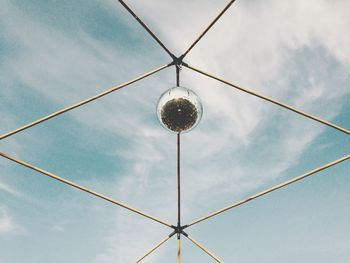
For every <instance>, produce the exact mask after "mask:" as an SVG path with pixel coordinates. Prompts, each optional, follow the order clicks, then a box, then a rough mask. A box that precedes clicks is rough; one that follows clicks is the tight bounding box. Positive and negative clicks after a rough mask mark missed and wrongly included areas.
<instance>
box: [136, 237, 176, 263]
mask: <svg viewBox="0 0 350 263" xmlns="http://www.w3.org/2000/svg"><path fill="white" fill-rule="evenodd" d="M173 235H174V234H170V235H169V236H167V237H166V238H164V239H163V240H162V241H160V242H159V243H158V244H157V245H155V246H154V247H153V248H151V249H150V250H149V251H148V252H147V253H146V254H144V255H143V256H142V257H140V258H139V259H138V260H136V263H138V262H141V261H142V260H143V259H144V258H145V257H147V256H148V255H150V254H151V253H152V252H153V251H155V250H156V249H157V248H159V247H160V246H161V245H163V244H164V243H165V242H167V241H168V240H169V239H170V238H171V237H172V236H173Z"/></svg>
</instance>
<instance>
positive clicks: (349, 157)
mask: <svg viewBox="0 0 350 263" xmlns="http://www.w3.org/2000/svg"><path fill="white" fill-rule="evenodd" d="M348 159H350V154H349V155H346V156H344V157H342V158H339V159H337V160H335V161H333V162H330V163H328V164H325V165H323V166H320V167H319V168H316V169H314V170H312V171H310V172H307V173H305V174H303V175H300V176H298V177H295V178H294V179H291V180H288V181H286V182H284V183H281V184H278V185H276V186H274V187H271V188H269V189H267V190H265V191H262V192H259V193H257V194H255V195H252V196H251V197H249V198H247V199H244V200H242V201H239V202H236V203H233V204H231V205H229V206H226V207H224V208H222V209H220V210H218V211H216V212H213V213H211V214H209V215H207V216H204V217H201V218H200V219H197V220H195V221H193V222H192V223H190V224H188V225H187V226H188V227H189V226H193V225H195V224H198V223H199V222H202V221H204V220H207V219H209V218H211V217H213V216H216V215H219V214H221V213H223V212H225V211H227V210H230V209H232V208H235V207H237V206H240V205H243V204H245V203H248V202H250V201H252V200H254V199H256V198H258V197H261V196H263V195H266V194H268V193H271V192H273V191H275V190H277V189H280V188H282V187H285V186H287V185H290V184H292V183H295V182H297V181H300V180H302V179H304V178H306V177H308V176H310V175H313V174H315V173H318V172H320V171H322V170H325V169H327V168H330V167H332V166H334V165H336V164H338V163H341V162H343V161H345V160H348Z"/></svg>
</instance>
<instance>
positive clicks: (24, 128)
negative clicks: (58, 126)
mask: <svg viewBox="0 0 350 263" xmlns="http://www.w3.org/2000/svg"><path fill="white" fill-rule="evenodd" d="M169 66H170V64H168V65H164V66H161V67H159V68H156V69H154V70H151V71H149V72H147V73H145V74H143V75H141V76H139V77H137V78H134V79H132V80H130V81H128V82H125V83H123V84H120V85H118V86H114V87H112V88H110V89H108V90H106V91H104V92H102V93H99V94H97V95H95V96H93V97H90V98H87V99H85V100H82V101H80V102H78V103H76V104H73V105H71V106H69V107H66V108H63V109H61V110H58V111H56V112H54V113H52V114H49V115H47V116H44V117H42V118H40V119H37V120H36V121H33V122H31V123H28V124H26V125H24V126H22V127H20V128H18V129H15V130H13V131H10V132H8V133H5V134H3V135H1V136H0V140H3V139H5V138H7V137H9V136H12V135H14V134H16V133H19V132H21V131H24V130H26V129H29V128H31V127H33V126H36V125H38V124H40V123H42V122H44V121H47V120H49V119H52V118H53V117H56V116H58V115H61V114H62V113H65V112H67V111H71V110H73V109H75V108H78V107H80V106H83V105H84V104H87V103H89V102H91V101H94V100H97V99H99V98H101V97H103V96H106V95H107V94H109V93H112V92H114V91H116V90H119V89H121V88H124V87H126V86H128V85H130V84H132V83H135V82H137V81H139V80H141V79H144V78H146V77H148V76H150V75H153V74H155V73H157V72H158V71H161V70H163V69H165V68H167V67H169Z"/></svg>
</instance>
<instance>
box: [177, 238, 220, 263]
mask: <svg viewBox="0 0 350 263" xmlns="http://www.w3.org/2000/svg"><path fill="white" fill-rule="evenodd" d="M184 236H185V237H187V238H188V239H189V240H190V241H191V242H192V243H193V244H195V245H196V246H197V247H199V248H200V249H201V250H203V251H204V252H205V253H207V254H208V255H209V256H210V257H212V258H213V259H214V260H215V261H216V262H218V263H222V261H221V260H220V259H219V258H218V257H216V256H214V254H213V253H211V252H210V251H209V250H208V249H206V248H205V247H204V246H203V245H201V244H199V243H198V242H197V241H196V240H194V239H193V238H192V237H190V236H189V235H184Z"/></svg>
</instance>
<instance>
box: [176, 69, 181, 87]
mask: <svg viewBox="0 0 350 263" xmlns="http://www.w3.org/2000/svg"><path fill="white" fill-rule="evenodd" d="M175 68H176V86H177V87H179V86H180V70H181V66H180V65H175Z"/></svg>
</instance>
